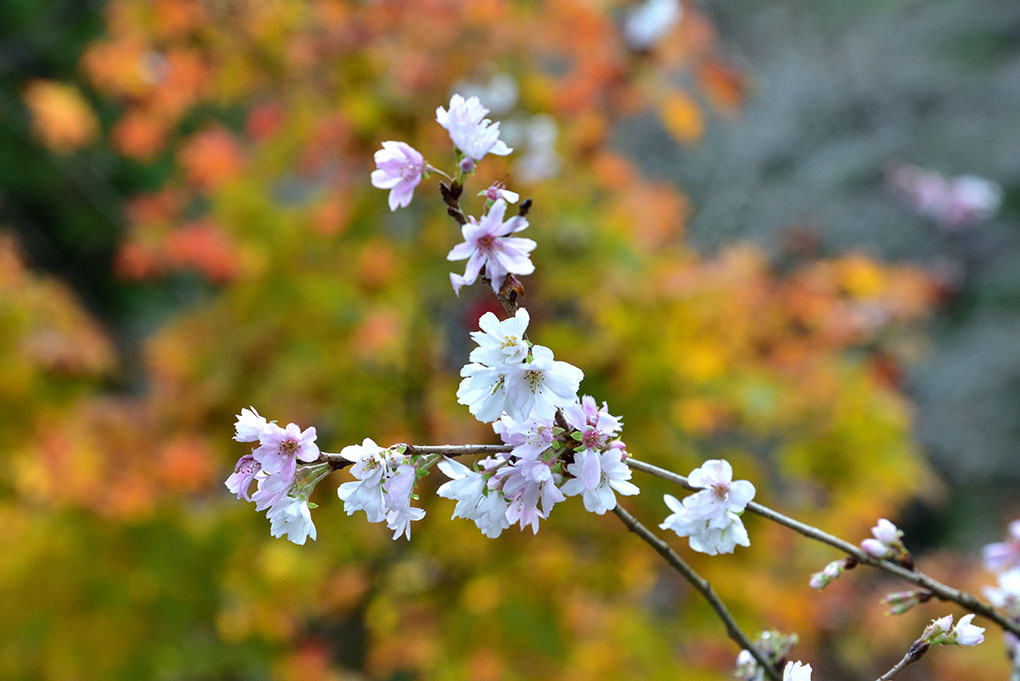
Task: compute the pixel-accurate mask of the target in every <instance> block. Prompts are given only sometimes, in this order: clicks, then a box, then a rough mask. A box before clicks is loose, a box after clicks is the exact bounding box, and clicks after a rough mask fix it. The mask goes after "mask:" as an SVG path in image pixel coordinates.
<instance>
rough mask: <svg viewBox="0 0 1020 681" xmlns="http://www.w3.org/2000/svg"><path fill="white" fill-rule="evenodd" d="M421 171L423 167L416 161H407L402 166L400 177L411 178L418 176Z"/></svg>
mask: <svg viewBox="0 0 1020 681" xmlns="http://www.w3.org/2000/svg"><path fill="white" fill-rule="evenodd" d="M420 173H421V169H420V168H419V167H418V164H416V163H405V164H403V165H402V166H400V178H401V179H403V180H410V179H412V178H414V177H417V176H418V175H419V174H420Z"/></svg>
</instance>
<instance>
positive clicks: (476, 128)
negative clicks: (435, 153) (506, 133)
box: [436, 94, 513, 161]
mask: <svg viewBox="0 0 1020 681" xmlns="http://www.w3.org/2000/svg"><path fill="white" fill-rule="evenodd" d="M488 113H489V110H488V109H487V108H485V107H484V106H482V103H481V102H480V101H479V100H478V98H477V97H469V98H468V99H464V98H463V97H462V96H460V95H459V94H455V95H453V97H451V98H450V108H449V110H446V109H444V108H443V107H438V108H437V109H436V122H437V123H439V125H441V126H443V127H444V128H446V129H447V131H449V133H450V139H451V140H453V144H454V145H455V146H456V147H457V148H458V149H460V151H461V153H463V154H464V155H465V156H467V157H468V158H471V159H474V160H475V161H480V160H482V158H484V157H485V155H486V154H495V155H497V156H506V155H507V154H509V153H510V152H512V151H513V149H511V148H510V147H508V146H507V145H506V144H505V143H504V142H503V141H502V140H500V139H499V123H498V122H497V123H493V122H492V121H490V120H489V119H488V118H486V116H487V115H488Z"/></svg>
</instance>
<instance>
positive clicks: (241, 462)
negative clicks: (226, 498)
mask: <svg viewBox="0 0 1020 681" xmlns="http://www.w3.org/2000/svg"><path fill="white" fill-rule="evenodd" d="M261 470H262V466H261V464H259V462H258V461H256V460H255V457H254V456H252V455H251V454H245V455H244V456H242V457H241V458H240V459H238V460H237V464H235V465H234V472H233V473H231V474H230V477H229V478H227V480H226V482H224V484H225V485H226V486H227V489H228V490H230V491H231V492H232V493H234V494H236V495H237V498H238V499H244V500H245V501H251V496H250V495H249V494H248V489H249V488H250V487H251V483H252V482H254V481H255V476H256V475H258V474H259V472H260V471H261Z"/></svg>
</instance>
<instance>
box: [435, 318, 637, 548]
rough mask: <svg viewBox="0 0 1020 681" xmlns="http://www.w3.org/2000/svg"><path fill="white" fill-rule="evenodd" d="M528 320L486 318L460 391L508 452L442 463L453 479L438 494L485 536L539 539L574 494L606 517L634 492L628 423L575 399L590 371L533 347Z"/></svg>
mask: <svg viewBox="0 0 1020 681" xmlns="http://www.w3.org/2000/svg"><path fill="white" fill-rule="evenodd" d="M529 321H530V317H529V315H528V311H527V310H526V309H524V308H521V309H519V310H517V313H516V314H515V315H514V317H512V318H510V319H506V320H504V321H500V320H499V319H497V318H496V315H494V314H492V313H491V312H488V313H486V314H484V315H483V316H482V317H481V319H479V320H478V325H479V328H480V329H481V330H480V331H475V332H472V334H471V337H472V338H473V339H474V341H475V343H476V344H477V346H478V347H476V348H475V349H474V350H472V351H471V354H470V356H469V359H470V361H471V363H470V364H467V365H466V366H465V367H464V368H463V369H462V370H461V376H463V377H464V378H463V380H462V381H461V384H460V389H459V390H458V391H457V399H458V401H459V402H460V403H461V404H464V405H467V407H468V410H469V411H470V412H471V413H472V414H474V416H475V417H476V418H477V419H478V420H480V421H483V422H485V423H490V424H492V427H493V430H494V431H495V432H496V434H497V435H499V437H500V439H502V440H503V443H504V444H506V445H508V446H509V447H512V449H511V451H510V452H508V453H506V454H498V455H496V456H493V457H490V458H487V459H484V460H482V461H479V462H477V463H476V464H475V466H474V468H468V467H467V466H464V465H463V464H460V463H458V462H456V461H453V460H451V459H447V460H446V461H444V462H443V463H441V464H440V470H441V471H442V472H443V473H444V474H445V475H446V476H447V477H448V478H450V481H449V482H447V483H446V484H444V485H443V486H442V487H440V488H439V492H438V493H439V495H440V496H442V497H446V498H448V499H454V500H456V501H457V506H456V508H455V509H454V512H453V517H455V518H458V517H459V518H466V519H468V520H472V521H474V522H475V524H476V525H477V526H478V529H480V530H481V531H482V532H483V533H484V534H485V535H486V536H488V537H497V536H499V534H500V532H502V531H503V530H504V529H506V528H507V527H509V526H510V525H513V524H518V525H519V526H520V527H521V529H524V528H525V527H528V526H530V527H531V528H532V531H533V532H537V531H538V527H539V522H540V520H542V519H545V518H548V517H549V512H550V511H551V510H552V507H553V506H554V505H555V504H557V503H559V502H561V501H563V500H564V499H565V498H566V497H568V496H576V495H581V497H582V501H583V503H584V507H585V508H586V509H588V510H589V511H591V512H592V513H598V514H602V513H605V512H606V511H608V510H611V509H613V508H615V507H616V494H617V493H619V494H623V495H632V494H637V493H638V488H637V487H636V486H634V484H633V483H631V482H629V480H630V477H631V470H630V468H629V467H628V466H627V465H626V464H625V463H624V458H625V457H626V450H625V446H624V444H623V442H622V441H620V439H619V435H620V431H621V430H622V428H623V424H622V422H621V421H620V419H619V418H618V417H616V416H613V415H612V414H610V413H609V409H608V407H607V406H606V405H605V404H603V405H602V407H599V406H598V405H597V404H596V402H595V400H594V398H592V397H590V396H585V397H583V398H582V399H580V400H579V399H578V397H577V390H578V387H579V385H580V382H581V379H582V378H583V377H584V374H583V373H582V372H581V370H580V369H578V368H577V367H575V366H572V365H570V364H567V363H566V362H560V361H557V360H555V359H554V358H553V353H552V350H550V349H549V348H546V347H543V346H541V345H533V344H532V343H531V342H530V341H528V340H527V337H526V333H527V328H528V323H529Z"/></svg>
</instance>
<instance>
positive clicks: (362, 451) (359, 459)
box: [336, 437, 388, 523]
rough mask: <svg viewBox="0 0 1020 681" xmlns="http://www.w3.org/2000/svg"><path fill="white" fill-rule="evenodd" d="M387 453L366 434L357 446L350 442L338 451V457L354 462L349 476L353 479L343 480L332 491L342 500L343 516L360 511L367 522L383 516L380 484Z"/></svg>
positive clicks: (384, 511) (378, 521)
mask: <svg viewBox="0 0 1020 681" xmlns="http://www.w3.org/2000/svg"><path fill="white" fill-rule="evenodd" d="M387 455H388V451H387V450H386V449H383V448H382V447H380V446H379V445H377V444H376V443H375V442H374V441H373V440H372V439H371V438H367V437H366V438H365V440H364V442H363V443H362V444H360V445H350V446H347V447H344V448H343V449H342V450H340V456H342V457H344V458H345V459H347V460H348V461H353V462H355V463H354V465H353V466H352V467H351V475H353V476H354V477H355V478H356V480H355V481H353V482H345V483H343V484H341V485H340V486H339V487H338V488H337V490H336V493H337V496H338V497H339V498H340V500H341V501H343V502H344V511H346V512H347V515H353V514H354V513H355V512H357V511H364V512H365V515H366V516H368V522H370V523H380V522H382V521H383V520H385V519H386V510H385V509H386V502H385V499H384V498H383V488H382V484H383V477H384V475H385V473H386V462H387Z"/></svg>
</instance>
